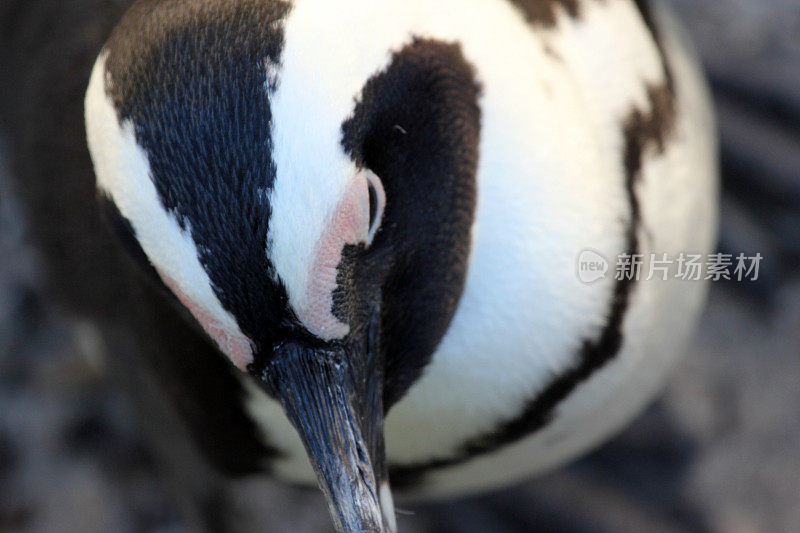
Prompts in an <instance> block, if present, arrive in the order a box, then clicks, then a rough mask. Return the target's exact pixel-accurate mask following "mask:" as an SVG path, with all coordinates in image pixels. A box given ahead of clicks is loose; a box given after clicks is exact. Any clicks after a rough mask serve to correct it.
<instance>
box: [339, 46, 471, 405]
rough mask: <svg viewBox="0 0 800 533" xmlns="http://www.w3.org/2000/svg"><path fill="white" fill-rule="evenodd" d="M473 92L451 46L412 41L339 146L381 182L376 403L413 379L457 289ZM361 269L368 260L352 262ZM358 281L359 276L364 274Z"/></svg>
mask: <svg viewBox="0 0 800 533" xmlns="http://www.w3.org/2000/svg"><path fill="white" fill-rule="evenodd" d="M479 91H480V90H479V86H478V83H477V82H476V79H475V73H474V71H473V69H472V67H471V66H470V65H469V63H467V61H466V59H465V58H464V56H463V55H462V53H461V49H460V47H459V46H458V45H457V44H449V43H444V42H441V41H435V40H426V39H415V40H414V41H413V42H412V43H411V44H409V45H407V46H406V47H404V48H403V49H401V50H400V51H398V52H396V53H395V54H394V55H393V56H392V61H391V64H390V65H389V67H388V68H387V69H386V70H384V71H383V72H380V73H378V74H376V75H375V76H373V77H372V78H371V79H370V80H369V81H368V82H367V84H366V85H365V86H364V88H363V91H362V94H361V98H360V99H359V101H358V103H357V105H356V108H355V111H354V112H353V115H352V117H351V118H350V119H349V120H347V122H345V124H344V125H343V127H342V131H343V141H342V144H343V146H344V148H345V150H346V151H347V153H348V154H350V156H351V157H352V158H353V160H354V161H356V163H358V164H360V165H365V166H367V167H368V168H369V169H370V170H372V171H373V172H375V174H377V175H378V176H379V177H380V178H381V180H382V181H383V185H384V188H385V190H386V197H387V203H386V210H385V212H384V217H383V223H382V230H381V231H380V232H379V233H378V234H377V235H376V237H375V240H374V242H373V244H372V247H371V250H370V253H371V254H381V253H385V252H386V250H387V249H389V253H390V254H391V256H392V258H391V262H392V264H393V268H392V271H391V273H389V275H388V280H386V282H385V286H384V291H383V295H384V296H383V302H382V313H383V320H382V322H383V323H382V327H381V329H382V332H383V335H382V345H383V349H384V351H385V355H386V364H387V367H386V390H385V400H384V402H385V405H386V406H387V408H388V407H390V406H391V405H392V404H393V403H395V402H396V401H397V400H398V399H399V398H400V397H401V396H402V395H403V394H404V393H405V391H406V390H407V389H408V387H409V386H410V385H411V384H412V383H413V382H414V381H415V380H416V379H417V378H418V377H419V376H420V374H421V372H422V369H423V368H424V367H425V365H426V364H427V363H428V362H429V360H430V358H431V355H432V354H433V352H434V351H435V349H436V347H437V346H438V344H439V342H440V340H441V338H442V336H443V335H444V333H445V331H446V330H447V327H448V326H449V324H450V321H451V319H452V317H453V314H454V313H455V309H456V306H457V304H458V301H459V298H460V296H461V293H462V291H463V287H464V280H465V276H466V271H467V259H468V255H469V250H470V229H471V227H472V222H473V217H474V211H475V194H476V193H475V173H476V170H477V163H478V142H479V137H480V109H479V107H478V96H479ZM361 265H362V267H361V268H369V258H367V259H366V260H365V261H362V262H361ZM364 275H365V276H367V275H369V274H364Z"/></svg>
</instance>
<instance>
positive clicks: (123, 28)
mask: <svg viewBox="0 0 800 533" xmlns="http://www.w3.org/2000/svg"><path fill="white" fill-rule="evenodd" d="M288 10H289V6H288V4H287V3H286V2H282V1H275V0H252V1H246V0H245V1H237V2H219V1H211V0H185V1H174V0H164V1H154V0H149V1H139V2H137V3H136V4H135V5H134V6H133V7H132V8H131V10H130V11H129V12H128V13H127V14H126V16H125V17H124V18H123V20H122V21H121V23H120V24H119V26H118V27H117V28H116V30H115V31H114V33H113V34H112V36H111V38H110V40H109V42H108V43H107V46H106V49H107V52H108V57H107V60H106V69H107V72H108V74H109V78H108V84H107V91H108V93H109V94H110V96H111V97H112V99H113V101H114V104H115V106H116V109H117V111H118V113H119V118H120V120H121V121H122V120H131V121H132V122H133V125H134V128H135V133H136V138H137V141H138V143H139V144H140V145H142V146H143V147H144V148H145V150H146V152H147V155H148V159H149V162H150V167H151V171H152V179H153V182H154V184H155V187H156V190H157V192H158V195H159V198H160V200H161V202H162V203H163V205H164V207H165V208H166V209H167V210H169V211H170V212H172V213H173V214H174V215H175V216H176V218H177V220H178V222H179V224H180V225H181V226H182V227H183V228H184V229H189V230H190V231H191V235H192V237H193V238H194V241H195V243H196V244H197V247H198V250H199V255H200V258H199V259H200V262H201V263H202V265H203V266H204V268H205V269H206V271H207V272H208V274H209V277H210V279H211V282H212V284H213V288H214V290H215V292H216V295H217V297H218V298H219V299H220V301H221V303H222V305H223V307H224V308H225V309H226V310H228V311H229V312H231V313H232V314H233V315H234V316H235V317H236V319H237V322H238V323H239V326H240V327H241V329H242V331H243V332H244V333H245V334H246V335H248V336H250V337H251V338H252V339H253V340H254V341H256V342H257V343H258V342H259V341H260V340H262V339H260V337H263V336H265V335H266V336H269V335H270V334H271V332H270V328H271V326H273V325H274V324H276V323H279V322H280V320H278V318H277V317H278V316H281V314H282V313H284V312H285V307H286V305H285V304H286V300H287V297H286V293H285V290H284V289H283V288H282V287H281V286H280V285H279V284H277V283H275V282H273V281H271V277H270V276H269V272H270V271H271V265H270V262H269V260H268V258H267V252H266V247H267V228H268V221H269V217H270V205H269V202H268V194H269V191H270V190H271V188H272V186H273V183H274V180H275V164H274V162H273V160H272V139H271V131H270V123H271V119H272V115H271V109H270V103H269V91H270V90H272V89H274V87H273V86H272V84H270V83H269V82H268V79H269V76H270V72H269V69H270V68H275V66H276V65H278V64H279V61H280V53H281V49H282V46H283V29H282V25H281V22H282V20H283V18H284V17H285V16H286V14H287V12H288Z"/></svg>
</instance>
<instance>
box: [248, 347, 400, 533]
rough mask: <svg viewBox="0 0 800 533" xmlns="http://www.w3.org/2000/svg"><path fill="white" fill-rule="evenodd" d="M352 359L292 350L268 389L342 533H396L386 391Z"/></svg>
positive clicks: (278, 365)
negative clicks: (387, 449) (299, 442)
mask: <svg viewBox="0 0 800 533" xmlns="http://www.w3.org/2000/svg"><path fill="white" fill-rule="evenodd" d="M369 375H370V372H369V371H368V368H366V367H364V366H362V365H360V364H358V361H357V360H354V356H353V354H349V353H336V354H330V353H327V352H317V351H315V350H313V349H309V348H307V347H303V346H298V345H296V344H295V345H287V346H285V347H284V351H283V353H282V354H281V357H279V358H276V359H275V362H274V363H273V364H272V365H271V367H270V373H269V375H266V376H265V378H264V379H265V381H267V383H266V385H267V386H268V387H270V389H271V390H273V391H274V392H275V393H276V395H277V397H278V399H279V400H280V401H281V403H282V405H283V408H284V411H285V412H286V415H287V416H288V418H289V420H290V421H291V422H292V424H293V425H294V427H295V429H296V430H297V432H298V433H299V435H300V438H301V440H302V441H303V444H304V445H305V448H306V452H307V454H308V458H309V460H310V461H311V464H312V466H313V468H314V471H315V472H316V473H317V479H318V481H319V485H320V488H321V489H322V491H323V493H324V494H325V496H326V499H327V500H328V507H329V510H330V513H331V517H332V518H333V521H334V523H335V525H336V528H337V530H338V531H340V532H342V533H394V532H395V531H396V530H397V525H396V522H395V513H394V504H393V502H392V493H391V489H390V488H389V483H388V481H387V476H386V465H385V459H384V458H385V452H384V447H383V402H382V386H380V387H376V386H368V385H369V383H368V382H369V378H368V376H369Z"/></svg>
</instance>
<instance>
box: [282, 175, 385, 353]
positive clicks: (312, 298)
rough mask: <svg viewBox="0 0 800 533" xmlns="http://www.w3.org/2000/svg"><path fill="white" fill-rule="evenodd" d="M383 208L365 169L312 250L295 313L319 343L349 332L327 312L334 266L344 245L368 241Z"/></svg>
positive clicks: (374, 180)
mask: <svg viewBox="0 0 800 533" xmlns="http://www.w3.org/2000/svg"><path fill="white" fill-rule="evenodd" d="M368 185H372V188H373V190H374V191H375V193H376V196H377V217H376V220H375V223H374V224H373V227H372V228H370V225H369V222H370V220H369V219H370V205H369V187H368ZM385 205H386V194H385V192H384V190H383V185H382V184H381V182H380V180H379V179H378V177H377V176H375V174H373V173H372V172H371V171H369V170H363V171H361V172H359V173H358V174H356V176H355V178H354V179H353V181H352V183H351V184H350V185H349V187H348V188H347V191H346V192H345V194H344V196H343V197H342V200H341V202H339V205H338V206H337V207H336V210H335V211H334V213H333V215H332V216H331V219H330V223H329V224H328V227H327V228H326V230H325V232H324V233H323V235H322V237H321V238H320V240H319V242H318V243H317V246H316V247H315V249H314V262H313V264H312V267H311V273H310V276H309V278H308V279H309V284H308V286H307V287H306V294H305V299H304V305H303V306H302V308H301V309H298V310H297V316H298V318H299V319H300V321H301V322H302V324H303V325H304V326H305V327H306V329H307V330H308V331H309V332H311V333H312V334H314V335H316V336H317V337H319V338H320V339H322V340H325V341H330V340H333V339H341V338H343V337H345V336H346V335H347V334H348V333H349V332H350V326H349V325H347V324H345V323H343V322H341V321H340V320H339V319H338V318H336V317H335V316H334V315H333V312H332V311H331V309H332V307H333V292H334V291H335V290H336V276H337V267H338V266H339V263H340V261H341V259H342V251H343V250H344V247H345V245H347V244H358V243H366V244H369V243H370V242H371V240H372V237H373V236H374V233H375V231H376V230H377V228H378V227H379V226H380V217H381V215H382V213H383V207H384V206H385Z"/></svg>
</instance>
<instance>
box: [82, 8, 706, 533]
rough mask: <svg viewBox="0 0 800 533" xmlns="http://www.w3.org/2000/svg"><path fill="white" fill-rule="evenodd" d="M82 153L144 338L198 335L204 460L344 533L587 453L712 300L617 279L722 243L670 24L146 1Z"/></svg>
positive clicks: (651, 14) (193, 382) (197, 393)
mask: <svg viewBox="0 0 800 533" xmlns="http://www.w3.org/2000/svg"><path fill="white" fill-rule="evenodd" d="M86 126H87V134H88V145H89V148H90V152H91V156H92V160H93V162H94V169H95V173H96V178H97V188H98V191H99V198H100V202H101V206H102V209H103V211H104V213H105V216H106V218H107V220H109V221H110V222H111V224H112V226H113V227H114V228H115V229H116V231H117V234H118V236H119V239H120V240H121V242H122V243H124V244H125V246H126V247H127V249H128V250H129V251H130V252H131V255H132V257H134V258H135V259H136V260H137V261H138V263H139V265H140V266H141V272H143V273H144V274H145V275H146V276H147V278H149V281H147V282H145V281H144V279H146V278H144V277H143V278H142V280H141V281H142V283H148V284H150V286H152V287H160V289H161V295H159V296H157V297H153V299H152V302H151V303H148V304H146V305H143V307H142V311H141V312H142V313H143V314H149V315H153V316H155V317H158V316H163V317H167V316H171V315H169V314H168V313H172V311H167V309H179V310H180V311H179V312H180V313H183V314H184V315H185V317H186V319H187V320H186V321H185V323H181V324H185V325H180V326H175V325H174V324H173V325H170V326H169V328H171V329H175V330H177V329H178V328H182V329H181V335H183V336H184V338H187V339H191V340H187V341H186V342H185V343H184V342H180V343H178V342H174V343H173V345H175V346H176V348H175V350H174V351H170V350H168V349H164V348H160V351H159V352H158V353H159V355H158V356H157V357H156V356H152V355H151V356H150V359H151V360H152V359H157V360H158V361H157V364H156V366H157V367H158V368H162V369H166V370H165V372H164V375H165V376H167V378H165V379H168V380H174V383H171V386H172V387H173V388H174V389H175V390H177V391H178V393H176V395H175V396H174V397H175V398H177V399H176V402H177V404H178V411H180V412H181V413H182V414H183V416H184V417H185V418H186V420H187V424H188V426H189V427H190V428H191V430H192V432H193V434H194V435H195V436H196V437H197V438H198V442H199V446H200V448H201V449H202V450H203V452H204V453H205V454H206V456H207V459H208V461H209V462H210V463H212V464H214V465H215V466H217V467H219V468H220V469H221V470H223V471H226V472H231V473H235V474H239V475H242V474H252V473H257V472H268V473H269V475H272V476H275V477H277V478H279V479H282V480H286V481H289V482H292V483H302V484H314V483H318V484H319V486H320V487H321V489H322V491H323V492H324V494H325V497H326V498H327V500H328V504H329V508H330V511H331V515H332V517H333V521H334V524H335V526H336V527H337V529H338V530H340V531H348V532H350V531H394V530H396V525H395V518H394V506H393V503H392V490H394V491H395V492H396V494H397V495H402V496H404V497H440V496H446V495H452V494H464V493H470V492H475V491H479V490H486V489H491V488H494V487H497V486H500V485H503V484H507V483H511V482H513V481H517V480H520V479H521V478H524V477H527V476H530V475H532V474H536V473H540V472H543V471H546V470H548V469H552V468H554V467H556V466H558V465H560V464H563V463H564V462H565V461H567V460H569V459H571V458H573V457H575V456H576V455H578V454H580V453H582V452H584V451H586V450H588V449H589V448H591V447H592V446H595V445H597V444H598V443H600V442H601V441H602V440H603V439H605V438H607V437H608V436H609V435H611V434H613V433H614V432H615V431H617V430H619V429H620V428H621V427H622V426H623V425H624V424H625V423H626V422H628V421H629V420H630V419H631V418H632V417H633V416H634V415H636V414H637V413H638V412H639V411H640V410H641V409H642V407H643V405H645V403H646V402H647V401H648V400H649V399H651V398H652V397H653V395H654V394H655V393H656V392H657V391H658V389H659V387H660V385H661V383H662V382H663V380H664V379H665V376H666V375H667V374H668V371H669V370H670V368H671V367H672V366H673V364H674V362H675V361H676V358H677V356H678V355H679V354H680V353H682V351H683V349H684V343H685V340H686V339H687V337H688V335H689V333H690V331H691V328H692V326H693V324H694V323H695V319H696V317H697V314H698V312H699V310H700V307H701V305H702V302H703V299H704V296H705V291H706V287H705V285H704V284H703V283H689V282H683V281H678V280H668V281H664V280H661V279H652V280H647V281H645V280H643V279H635V278H634V277H633V276H630V275H622V276H615V275H614V274H615V273H614V270H615V262H616V258H618V257H620V256H623V255H626V254H627V256H633V255H637V254H641V255H642V256H644V257H645V258H646V257H649V254H657V255H660V254H662V253H663V254H669V255H670V256H677V255H678V254H679V253H681V252H700V253H702V252H708V251H710V250H711V247H712V246H713V242H714V235H715V231H716V174H717V172H716V170H717V169H716V159H715V158H716V146H715V138H714V135H713V119H712V113H711V111H710V105H709V98H708V95H707V92H706V87H705V85H704V81H703V78H702V76H701V74H700V72H699V69H698V66H697V62H696V61H695V58H694V55H693V53H692V51H691V48H690V47H689V46H688V45H687V43H686V41H685V39H683V37H682V33H681V30H680V28H679V27H677V26H676V24H675V22H674V21H673V19H672V18H671V17H670V16H669V14H668V13H667V12H665V10H664V8H663V6H662V5H661V4H659V3H658V2H652V3H649V2H647V1H644V0H640V1H634V0H458V1H456V0H436V1H433V0H427V1H426V0H404V1H376V0H340V1H337V2H330V1H327V0H228V1H222V0H183V1H177V0H139V1H137V2H135V3H133V5H132V6H131V7H130V9H129V11H128V12H127V14H125V15H124V17H123V18H122V19H121V20H120V21H119V23H118V25H117V26H116V28H115V29H114V30H113V33H112V34H111V36H110V38H109V39H108V41H107V42H106V44H105V46H104V47H103V48H102V50H101V51H100V53H99V58H98V59H97V62H96V64H95V66H94V70H93V72H92V75H91V80H90V83H89V87H88V91H87V95H86ZM587 250H590V251H591V252H592V253H593V254H596V255H597V256H600V257H602V258H606V260H607V261H608V262H609V263H610V266H609V267H608V268H609V271H608V273H607V275H606V276H605V277H604V278H602V279H598V280H597V282H596V283H592V284H588V283H583V282H582V281H581V279H580V278H579V276H578V275H577V268H576V264H577V263H576V262H577V261H578V258H579V256H580V255H581V253H582V252H584V251H587ZM646 268H647V262H645V266H644V269H645V270H646ZM623 274H629V273H627V272H623ZM151 320H155V321H158V320H159V319H158V318H155V319H152V318H151ZM169 320H170V319H167V318H163V321H164V322H165V323H166V322H169ZM152 327H153V328H156V330H157V329H158V328H159V327H162V325H161V324H153V325H152ZM163 327H164V328H165V329H169V328H167V326H163ZM186 346H191V347H192V349H186V348H185V347H186ZM144 349H146V347H145V348H144ZM390 481H391V487H392V489H390Z"/></svg>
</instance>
